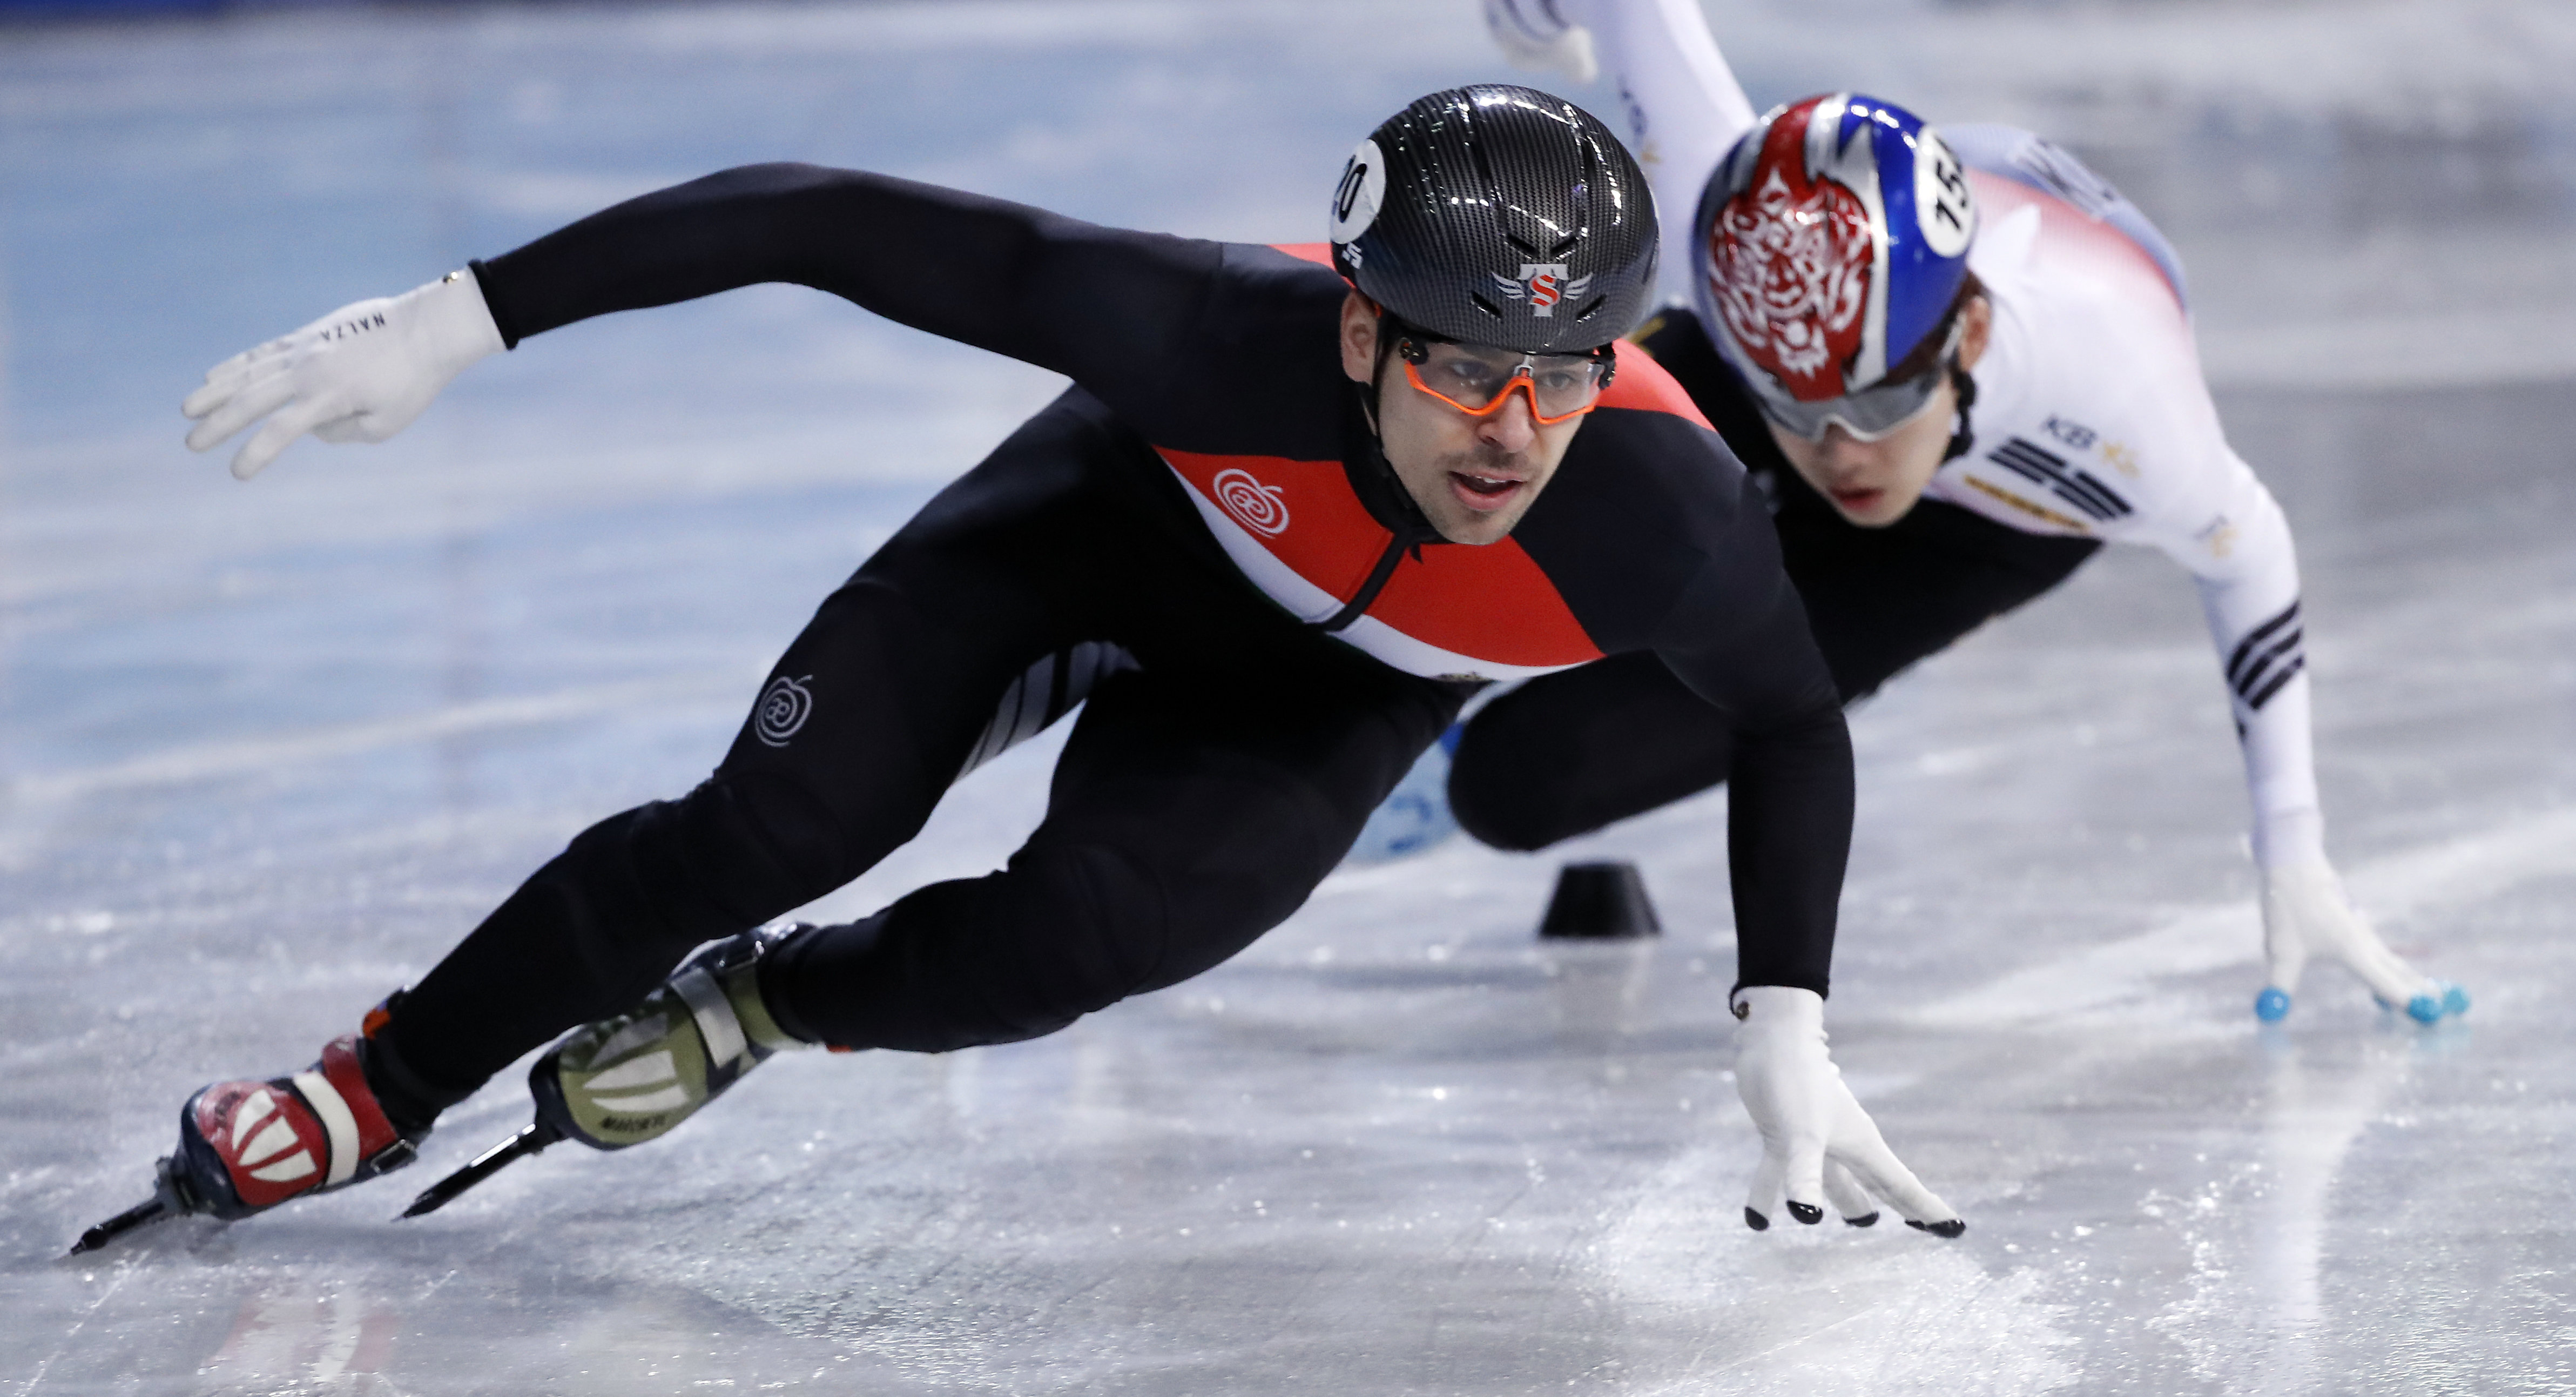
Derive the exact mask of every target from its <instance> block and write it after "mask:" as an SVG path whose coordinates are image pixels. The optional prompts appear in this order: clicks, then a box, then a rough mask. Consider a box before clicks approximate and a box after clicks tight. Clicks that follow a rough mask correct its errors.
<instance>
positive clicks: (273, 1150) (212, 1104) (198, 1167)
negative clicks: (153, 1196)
mask: <svg viewBox="0 0 2576 1397" xmlns="http://www.w3.org/2000/svg"><path fill="white" fill-rule="evenodd" d="M358 1052H359V1047H358V1037H357V1035H356V1034H347V1035H343V1036H342V1037H339V1038H335V1039H333V1040H332V1041H331V1043H330V1045H329V1046H327V1047H325V1048H324V1049H323V1050H322V1060H321V1061H319V1062H317V1063H314V1064H313V1065H312V1066H311V1067H308V1068H306V1069H304V1070H303V1071H301V1072H297V1073H294V1074H292V1075H289V1076H284V1077H272V1078H270V1079H269V1080H267V1081H264V1082H263V1081H237V1082H217V1083H215V1084H214V1085H213V1086H210V1087H206V1088H204V1089H202V1090H200V1091H199V1092H198V1093H197V1094H196V1095H195V1096H192V1097H190V1098H188V1104H187V1105H186V1106H183V1107H181V1108H180V1110H179V1152H178V1154H177V1155H176V1156H175V1157H173V1158H172V1159H171V1160H170V1161H169V1165H170V1168H169V1172H170V1174H171V1175H172V1176H173V1182H174V1183H176V1184H177V1185H178V1187H179V1188H180V1189H181V1190H182V1192H183V1193H185V1194H187V1195H190V1197H189V1198H188V1200H187V1201H188V1202H189V1203H190V1204H191V1205H192V1206H190V1207H189V1208H188V1209H187V1211H189V1212H192V1213H208V1214H211V1215H213V1216H215V1217H219V1218H245V1217H249V1216H250V1215H251V1214H253V1213H257V1212H263V1211H266V1210H267V1209H270V1208H274V1207H276V1206H277V1205H278V1204H280V1203H283V1202H285V1201H287V1200H288V1199H290V1198H301V1197H303V1196H304V1195H306V1194H308V1193H321V1192H324V1191H326V1190H329V1189H335V1188H342V1187H345V1186H347V1185H349V1184H353V1183H357V1182H358V1181H360V1180H362V1179H371V1178H374V1177H375V1176H376V1175H378V1174H383V1173H388V1172H390V1171H392V1170H395V1169H399V1168H401V1167H402V1166H404V1165H406V1164H409V1163H411V1161H412V1156H413V1154H414V1152H415V1147H416V1145H417V1143H418V1142H417V1140H415V1139H412V1138H407V1137H405V1136H404V1134H403V1133H402V1132H401V1131H400V1130H397V1129H395V1128H394V1124H393V1122H392V1121H389V1120H387V1119H386V1118H385V1113H384V1109H383V1108H382V1107H380V1106H378V1105H377V1104H376V1097H375V1093H374V1092H373V1091H371V1090H369V1089H368V1086H367V1074H366V1071H365V1069H364V1068H363V1067H361V1066H360V1064H359V1060H358Z"/></svg>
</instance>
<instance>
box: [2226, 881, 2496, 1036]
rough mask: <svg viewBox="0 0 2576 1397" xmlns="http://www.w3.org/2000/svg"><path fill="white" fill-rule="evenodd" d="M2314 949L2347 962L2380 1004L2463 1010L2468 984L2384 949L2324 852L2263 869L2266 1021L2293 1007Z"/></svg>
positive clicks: (2258, 1006) (2261, 1007)
mask: <svg viewBox="0 0 2576 1397" xmlns="http://www.w3.org/2000/svg"><path fill="white" fill-rule="evenodd" d="M2311 957H2314V958H2317V959H2320V960H2330V961H2334V962H2336V963H2337V964H2340V965H2343V966H2345V967H2347V968H2349V969H2350V970H2351V971H2352V973H2354V974H2355V975H2358V976H2360V977H2361V978H2362V980H2363V981H2364V982H2365V983H2367V984H2368V985H2369V986H2370V992H2371V993H2372V994H2375V995H2377V996H2379V1001H2380V1002H2381V1003H2382V1004H2386V1005H2389V1006H2390V1007H2392V1008H2398V1009H2403V1010H2405V1011H2406V1012H2407V1014H2408V1015H2410V1016H2411V1017H2413V1018H2414V1019H2416V1020H2417V1021H2419V1022H2422V1023H2431V1022H2433V1021H2434V1020H2436V1019H2439V1018H2441V1017H2442V1016H2443V1015H2444V1014H2464V1013H2467V1012H2468V1008H2469V996H2468V992H2467V991H2466V990H2463V989H2461V988H2460V987H2459V986H2457V985H2452V984H2445V983H2443V982H2442V981H2440V980H2436V979H2433V978H2431V977H2430V976H2427V975H2425V974H2424V973H2423V972H2422V971H2419V970H2417V969H2416V968H2415V967H2413V966H2411V965H2408V964H2407V963H2406V962H2405V961H2403V960H2401V959H2399V958H2398V955H2397V953H2396V952H2395V951H2392V950H2390V949H2388V944H2387V943H2386V942H2384V941H2381V940H2380V939H2379V933H2378V932H2376V931H2374V930H2372V929H2371V926H2370V922H2369V919H2367V918H2365V917H2363V916H2362V915H2361V913H2360V912H2359V911H2358V910H2356V909H2355V908H2354V907H2353V905H2352V899H2350V898H2349V897H2346V896H2345V895H2344V890H2343V880H2342V879H2340V878H2337V877H2336V876H2335V871H2334V869H2333V867H2332V866H2331V865H2329V864H2327V863H2326V862H2325V861H2324V860H2322V859H2315V860H2305V861H2301V862H2297V863H2290V864H2285V865H2282V866H2280V867H2276V868H2266V869H2264V870H2263V958H2264V960H2265V961H2266V962H2267V963H2268V965H2269V968H2270V970H2271V976H2272V978H2271V982H2270V983H2269V984H2267V985H2266V986H2265V987H2264V989H2263V993H2262V994H2260V995H2258V996H2256V997H2255V1000H2254V1012H2255V1014H2256V1015H2257V1016H2259V1017H2261V1018H2262V1019H2264V1020H2265V1021H2267V1022H2269V1021H2272V1020H2277V1019H2280V1018H2282V1017H2284V1016H2285V1015H2287V1014H2288V1013H2289V1012H2290V996H2291V994H2292V992H2294V991H2296V990H2297V989H2298V987H2299V974H2300V972H2301V971H2303V970H2305V969H2306V968H2307V964H2308V961H2309V959H2310V958H2311Z"/></svg>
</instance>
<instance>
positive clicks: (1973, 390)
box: [1941, 358, 1977, 465]
mask: <svg viewBox="0 0 2576 1397" xmlns="http://www.w3.org/2000/svg"><path fill="white" fill-rule="evenodd" d="M1950 387H1951V390H1952V391H1954V392H1956V393H1957V394H1958V395H1959V428H1958V430H1957V431H1954V432H1952V433H1951V434H1950V445H1949V447H1948V449H1946V450H1944V451H1943V452H1942V453H1941V463H1942V464H1943V465H1948V464H1949V463H1950V462H1952V461H1955V460H1958V459H1959V458H1960V457H1962V456H1965V455H1967V454H1968V453H1969V452H1970V451H1973V450H1975V449H1976V445H1977V434H1976V432H1974V431H1973V430H1971V429H1970V428H1969V426H1968V409H1970V408H1972V407H1975V406H1976V405H1977V381H1976V380H1975V379H1973V378H1970V377H1968V371H1967V370H1966V369H1963V368H1960V367H1959V361H1958V360H1957V359H1955V358H1954V359H1952V360H1951V361H1950Z"/></svg>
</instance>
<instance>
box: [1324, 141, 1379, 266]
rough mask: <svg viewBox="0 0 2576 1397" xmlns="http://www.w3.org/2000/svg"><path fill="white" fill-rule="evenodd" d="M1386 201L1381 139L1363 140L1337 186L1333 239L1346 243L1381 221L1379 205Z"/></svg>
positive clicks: (1334, 196) (1352, 153) (1334, 192)
mask: <svg viewBox="0 0 2576 1397" xmlns="http://www.w3.org/2000/svg"><path fill="white" fill-rule="evenodd" d="M1384 202H1386V157H1385V156H1384V155H1381V154H1379V153H1378V148H1377V142H1375V141H1373V140H1372V141H1362V142H1360V148H1359V149H1357V150H1355V151H1352V152H1351V158H1350V160H1349V162H1348V163H1346V164H1344V165H1343V166H1342V179H1341V183H1339V184H1336V185H1334V186H1333V241H1335V242H1337V243H1346V242H1349V241H1350V240H1351V239H1353V238H1356V237H1358V236H1359V235H1360V234H1362V233H1365V232H1367V231H1368V230H1369V225H1370V224H1372V223H1375V222H1377V209H1378V205H1380V204H1382V203H1384Z"/></svg>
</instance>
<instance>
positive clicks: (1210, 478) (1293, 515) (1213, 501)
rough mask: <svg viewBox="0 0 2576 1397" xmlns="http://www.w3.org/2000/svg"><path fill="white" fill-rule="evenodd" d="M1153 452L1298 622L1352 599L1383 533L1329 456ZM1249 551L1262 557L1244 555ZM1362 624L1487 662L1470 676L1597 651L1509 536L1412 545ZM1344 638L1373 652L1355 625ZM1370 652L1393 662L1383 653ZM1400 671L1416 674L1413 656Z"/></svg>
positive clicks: (1537, 666) (1556, 664)
mask: <svg viewBox="0 0 2576 1397" xmlns="http://www.w3.org/2000/svg"><path fill="white" fill-rule="evenodd" d="M1156 449H1157V450H1159V451H1161V452H1162V456H1163V459H1164V460H1165V461H1166V462H1169V463H1170V465H1171V467H1172V470H1173V471H1174V472H1175V473H1177V474H1178V475H1179V476H1180V477H1181V479H1182V481H1183V482H1184V483H1186V484H1187V485H1188V486H1189V487H1190V492H1191V493H1192V495H1194V496H1195V497H1196V501H1195V502H1196V503H1198V504H1199V509H1200V513H1201V514H1202V515H1204V516H1206V517H1207V518H1208V520H1209V526H1210V527H1211V528H1213V529H1216V530H1217V534H1218V538H1219V540H1220V541H1222V542H1223V543H1225V545H1226V551H1227V552H1228V553H1229V554H1230V555H1232V556H1233V557H1234V559H1235V561H1236V562H1237V563H1238V564H1239V565H1242V566H1243V568H1244V572H1245V574H1246V575H1247V576H1249V577H1251V578H1252V580H1253V581H1254V582H1255V583H1256V584H1257V585H1259V586H1260V587H1261V589H1262V590H1263V591H1264V592H1267V593H1268V594H1269V595H1270V597H1271V598H1272V599H1273V600H1275V601H1277V602H1279V603H1280V604H1281V605H1283V606H1286V607H1287V608H1288V609H1289V610H1290V611H1292V612H1295V613H1296V614H1297V615H1299V616H1300V617H1303V618H1304V619H1306V620H1309V621H1320V620H1323V619H1324V618H1325V617H1327V616H1330V615H1331V614H1332V613H1333V612H1334V611H1336V610H1338V609H1339V603H1342V602H1346V601H1348V600H1350V599H1351V598H1352V597H1354V596H1356V595H1358V593H1359V590H1360V587H1361V585H1362V584H1363V583H1365V582H1366V581H1367V580H1368V574H1369V569H1370V568H1371V567H1372V566H1373V565H1374V564H1375V563H1376V562H1377V560H1378V557H1379V555H1381V554H1382V553H1384V552H1385V551H1386V546H1387V544H1388V543H1389V542H1390V541H1391V540H1392V539H1393V538H1394V535H1393V534H1391V533H1389V532H1388V531H1387V529H1386V528H1385V527H1384V526H1382V525H1380V524H1379V523H1378V522H1377V521H1376V520H1375V519H1373V518H1371V517H1370V516H1369V512H1368V510H1367V509H1366V508H1365V507H1363V506H1362V505H1361V504H1360V502H1359V499H1358V497H1357V496H1355V495H1353V494H1352V493H1351V487H1350V481H1349V478H1348V477H1347V476H1345V475H1344V474H1343V472H1342V463H1341V462H1339V461H1291V460H1285V459H1282V458H1280V457H1276V456H1207V455H1200V454H1198V453H1196V452H1189V451H1175V450H1173V449H1171V448H1169V447H1158V448H1156ZM1251 548H1257V549H1258V550H1260V554H1261V555H1263V556H1254V555H1252V554H1250V553H1249V552H1248V551H1247V550H1248V549H1251ZM1264 563H1267V564H1269V566H1263V564H1264ZM1283 570H1284V571H1285V572H1286V573H1288V574H1293V575H1294V577H1295V578H1296V579H1298V580H1299V581H1300V582H1302V583H1304V584H1305V585H1304V586H1302V587H1301V586H1297V585H1294V584H1291V583H1289V582H1288V581H1287V580H1286V579H1285V578H1283V577H1281V576H1280V575H1279V574H1280V572H1281V571H1283ZM1367 620H1374V621H1376V622H1378V623H1380V624H1381V625H1383V626H1385V627H1389V628H1392V629H1393V630H1394V631H1396V632H1398V633H1400V634H1401V635H1402V636H1404V637H1407V638H1409V639H1411V640H1412V641H1415V642H1418V643H1419V644H1420V645H1422V646H1427V647H1431V648H1432V649H1434V650H1437V651H1440V652H1443V653H1444V654H1445V655H1446V656H1449V657H1458V658H1463V659H1464V660H1469V661H1482V662H1487V666H1488V667H1487V668H1486V669H1485V670H1483V671H1477V672H1484V673H1487V674H1489V675H1490V677H1494V678H1506V677H1514V675H1513V674H1512V673H1510V672H1513V671H1542V672H1543V671H1545V670H1550V669H1562V668H1564V667H1566V666H1569V665H1579V664H1585V663H1588V662H1590V661H1593V660H1597V659H1599V658H1601V651H1600V649H1599V647H1597V646H1595V645H1594V644H1593V643H1592V638H1591V637H1590V636H1588V635H1586V634H1584V631H1583V626H1582V625H1581V623H1579V622H1577V621H1576V620H1575V619H1574V613H1573V612H1572V611H1570V610H1568V609H1567V607H1566V605H1565V599H1564V598H1563V597H1561V596H1559V595H1557V591H1556V587H1555V584H1553V583H1551V582H1549V581H1548V579H1547V574H1546V573H1544V572H1542V571H1540V569H1539V566H1538V564H1537V563H1535V562H1532V561H1531V560H1530V556H1529V554H1528V553H1526V552H1523V551H1522V549H1521V546H1520V545H1519V544H1518V543H1515V542H1513V541H1512V540H1510V539H1504V540H1503V541H1501V542H1500V543H1494V544H1488V545H1486V546H1484V547H1481V548H1470V547H1465V546H1462V545H1458V544H1433V545H1431V546H1429V547H1426V548H1424V549H1423V550H1422V557H1421V560H1420V561H1418V562H1417V561H1415V560H1414V559H1413V558H1411V557H1407V558H1405V559H1404V560H1403V561H1402V562H1400V563H1398V564H1396V568H1395V573H1394V575H1393V576H1392V577H1390V578H1389V579H1388V580H1387V584H1386V587H1385V589H1384V590H1383V591H1381V592H1379V593H1378V595H1377V599H1376V600H1375V601H1374V602H1372V603H1370V605H1369V609H1368V615H1367V618H1366V620H1364V621H1363V622H1362V626H1365V625H1366V622H1367ZM1346 636H1347V638H1349V639H1350V640H1351V641H1352V643H1354V644H1357V645H1360V646H1361V648H1363V649H1367V650H1369V651H1370V652H1371V653H1373V654H1376V653H1378V650H1379V647H1377V646H1375V645H1371V644H1369V643H1368V640H1367V633H1366V632H1363V631H1362V630H1361V627H1358V626H1355V627H1353V628H1352V632H1351V633H1346ZM1379 658H1381V659H1388V660H1389V661H1390V662H1391V663H1402V662H1400V661H1398V660H1396V659H1395V657H1394V656H1392V655H1390V654H1380V655H1379ZM1435 662H1436V663H1441V664H1449V663H1452V661H1451V660H1449V659H1442V660H1438V661H1434V660H1432V659H1430V658H1429V657H1427V656H1426V657H1424V658H1423V659H1422V660H1421V662H1420V663H1421V664H1430V663H1435ZM1403 667H1405V668H1407V669H1412V670H1415V672H1424V671H1422V670H1421V669H1420V668H1419V666H1418V665H1416V664H1414V663H1403ZM1429 672H1430V673H1467V672H1471V671H1470V670H1467V669H1439V670H1431V671H1429Z"/></svg>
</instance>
